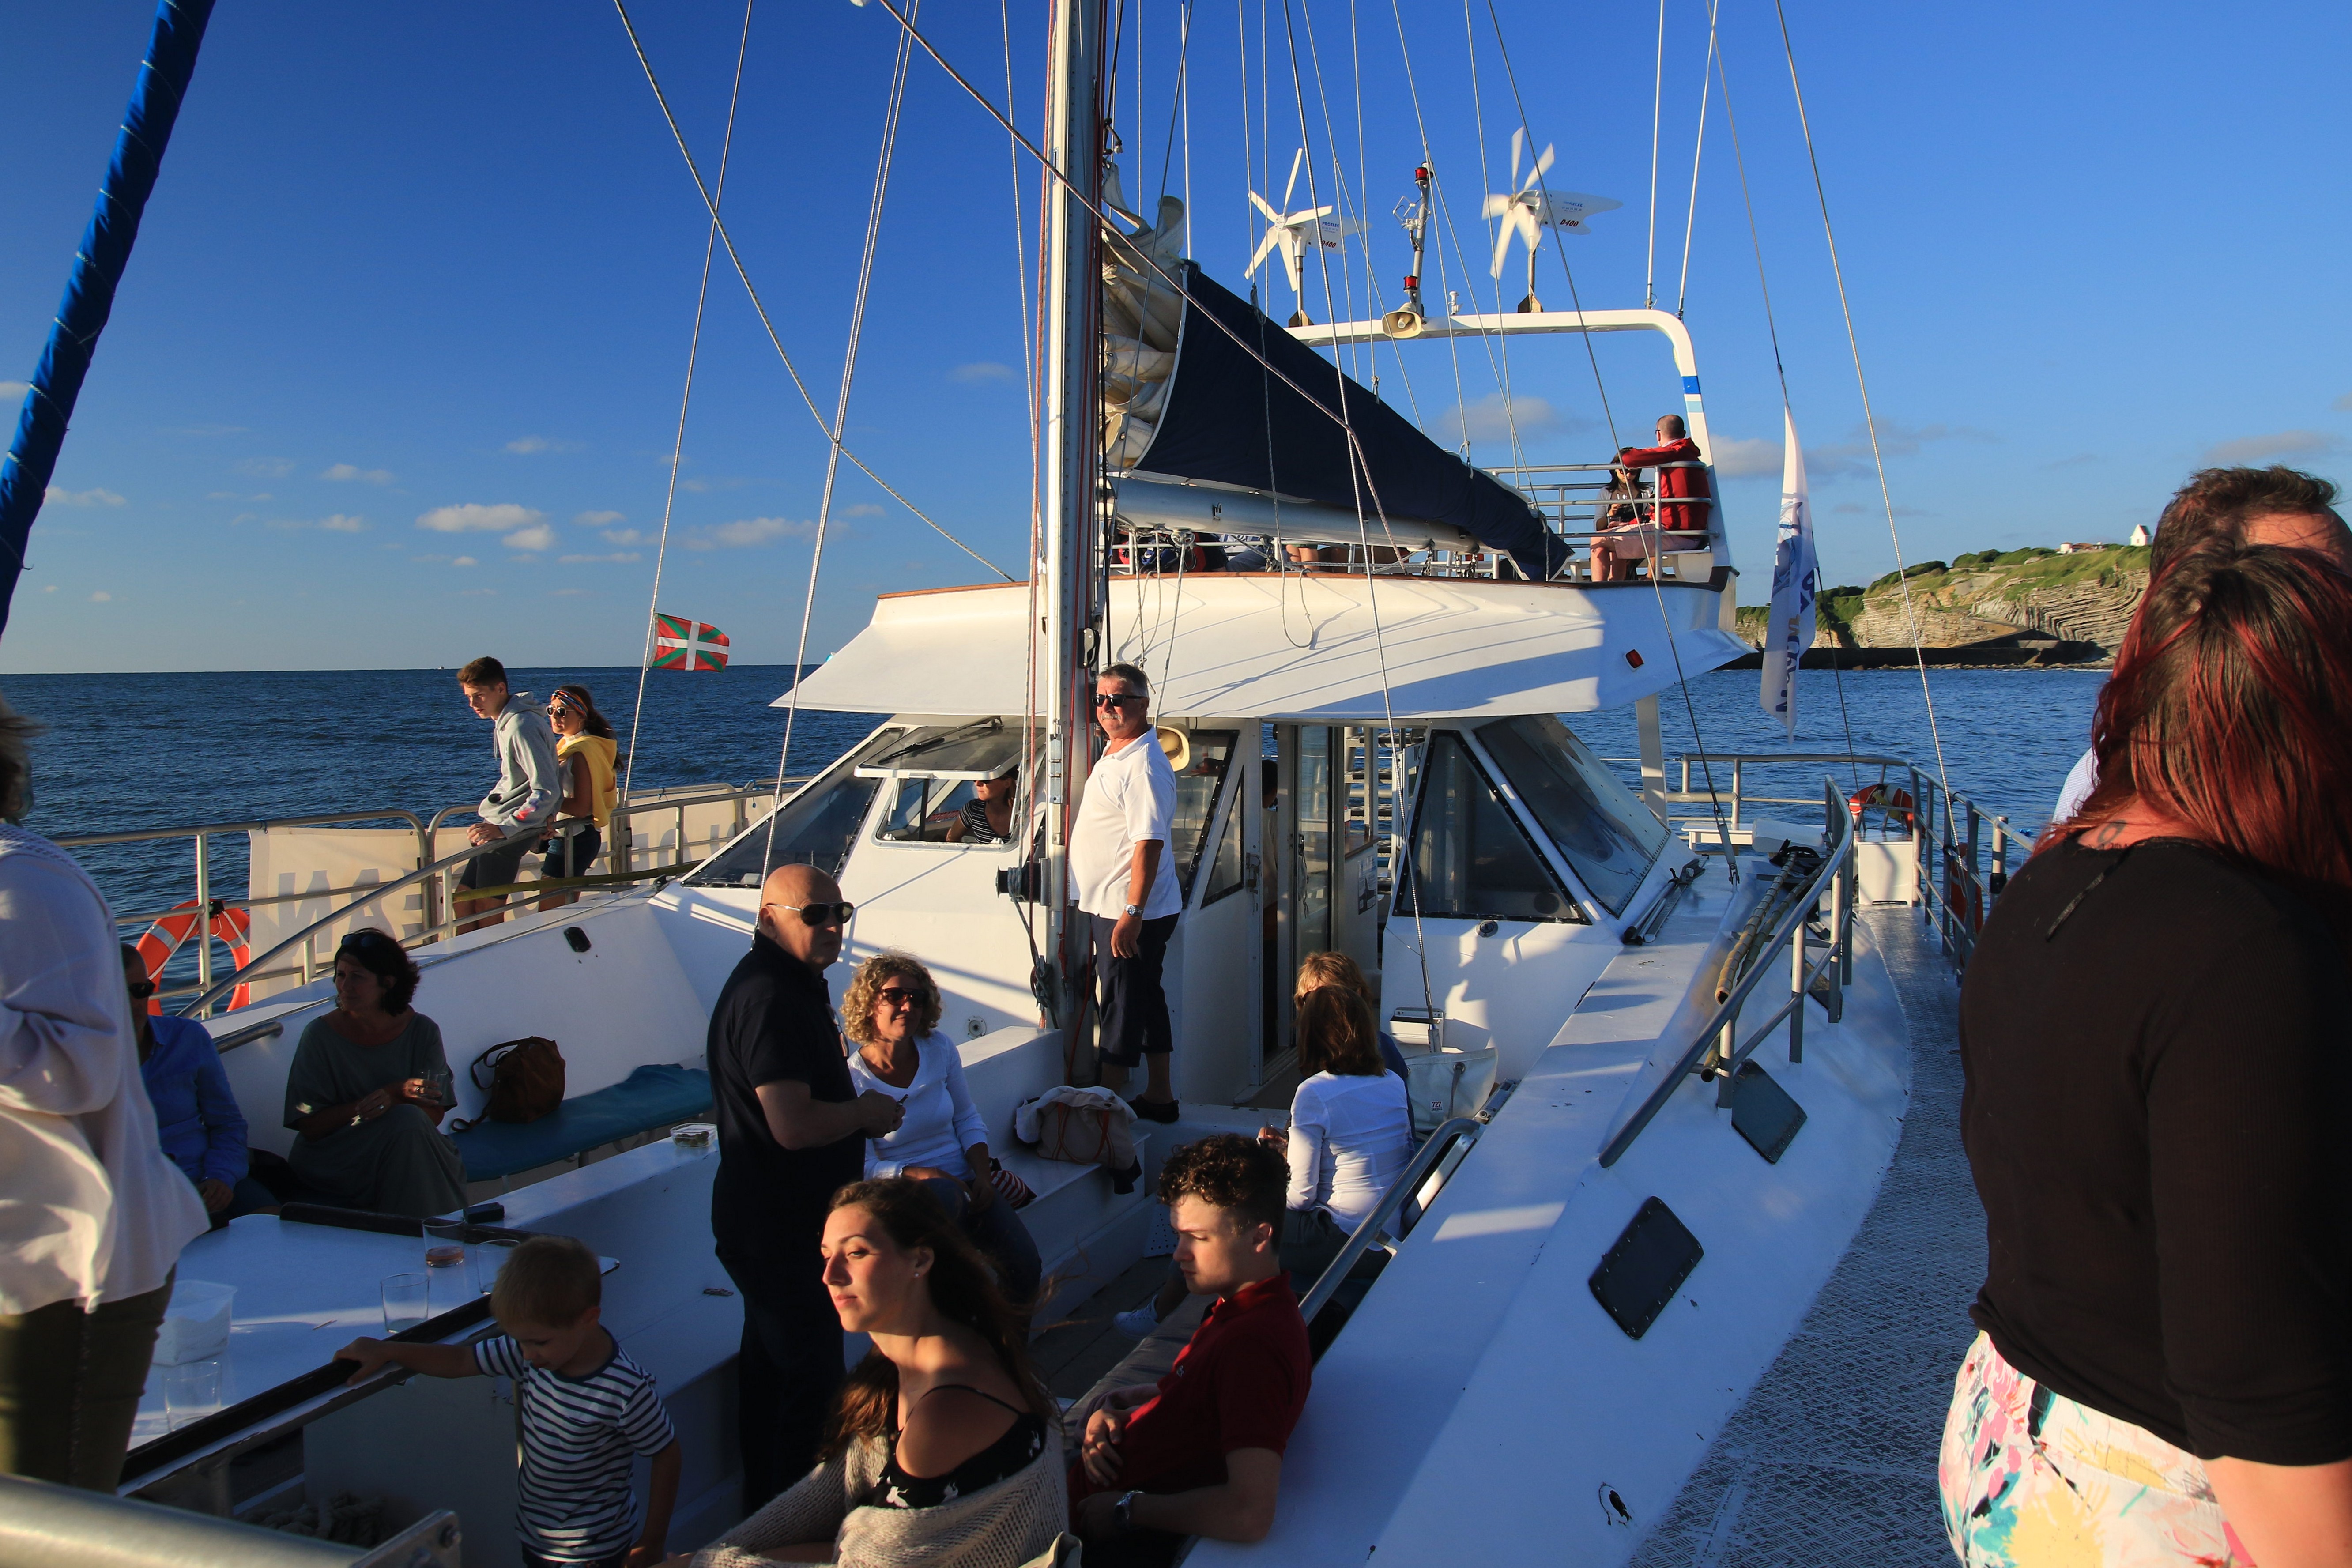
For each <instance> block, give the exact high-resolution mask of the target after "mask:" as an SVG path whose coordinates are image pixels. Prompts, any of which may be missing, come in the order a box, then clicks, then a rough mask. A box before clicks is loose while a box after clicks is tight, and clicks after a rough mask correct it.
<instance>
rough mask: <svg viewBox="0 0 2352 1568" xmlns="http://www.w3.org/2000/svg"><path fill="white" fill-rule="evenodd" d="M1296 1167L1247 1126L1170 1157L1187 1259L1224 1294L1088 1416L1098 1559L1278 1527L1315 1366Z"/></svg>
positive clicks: (1081, 1505)
mask: <svg viewBox="0 0 2352 1568" xmlns="http://www.w3.org/2000/svg"><path fill="white" fill-rule="evenodd" d="M1289 1180H1290V1167H1289V1165H1288V1164H1287V1163H1286V1162H1285V1161H1284V1159H1283V1157H1282V1156H1281V1155H1279V1154H1277V1153H1276V1152H1274V1151H1273V1150H1271V1149H1269V1148H1267V1147H1266V1146H1265V1145H1264V1144H1263V1143H1260V1142H1257V1141H1256V1140H1255V1139H1251V1138H1244V1137H1243V1136H1242V1135H1240V1134H1239V1133H1236V1132H1218V1133H1214V1134H1212V1135H1211V1136H1209V1137H1207V1138H1203V1139H1201V1140H1199V1141H1198V1142H1192V1143H1187V1144H1184V1145H1182V1146H1181V1147H1180V1148H1178V1149H1176V1150H1175V1151H1173V1152H1171V1153H1170V1154H1169V1156H1168V1159H1167V1161H1166V1163H1164V1164H1162V1165H1161V1167H1160V1201H1161V1202H1163V1203H1165V1204H1167V1205H1168V1207H1169V1218H1170V1223H1171V1225H1172V1226H1174V1228H1175V1231H1176V1265H1177V1267H1178V1268H1181V1270H1182V1271H1183V1275H1184V1283H1185V1286H1186V1287H1187V1288H1188V1289H1190V1290H1192V1293H1193V1294H1195V1295H1202V1296H1212V1297H1214V1298H1215V1300H1214V1302H1213V1304H1212V1305H1211V1306H1210V1308H1209V1310H1208V1313H1207V1315H1206V1316H1205V1317H1203V1318H1202V1320H1201V1326H1200V1327H1199V1328H1198V1329H1195V1330H1194V1331H1192V1341H1191V1342H1189V1343H1188V1344H1186V1345H1185V1347H1184V1349H1183V1352H1181V1354H1179V1355H1178V1356H1177V1358H1176V1364H1175V1366H1174V1367H1173V1368H1171V1370H1170V1372H1169V1373H1168V1375H1166V1376H1165V1377H1162V1378H1161V1379H1160V1381H1159V1382H1158V1383H1157V1384H1137V1385H1135V1386H1133V1387H1128V1388H1118V1389H1114V1390H1112V1391H1111V1392H1110V1393H1109V1394H1107V1395H1105V1396H1103V1397H1102V1399H1101V1401H1100V1403H1099V1405H1098V1406H1097V1408H1096V1409H1095V1410H1094V1411H1093V1412H1092V1414H1090V1415H1088V1416H1087V1424H1086V1430H1085V1435H1084V1436H1083V1437H1082V1438H1081V1440H1080V1443H1079V1449H1078V1462H1077V1463H1076V1465H1074V1466H1072V1467H1071V1471H1070V1513H1071V1520H1072V1523H1073V1526H1074V1528H1076V1531H1077V1532H1078V1534H1079V1535H1080V1536H1081V1537H1082V1538H1083V1539H1084V1540H1085V1542H1086V1543H1087V1552H1086V1554H1087V1563H1089V1564H1090V1565H1095V1568H1106V1565H1107V1568H1119V1565H1121V1564H1137V1565H1140V1564H1143V1563H1166V1562H1168V1561H1170V1560H1171V1558H1172V1557H1173V1555H1174V1551H1175V1548H1176V1546H1177V1545H1178V1544H1179V1543H1181V1540H1182V1538H1183V1537H1185V1536H1188V1535H1205V1536H1207V1537H1209V1538H1210V1539H1212V1540H1214V1541H1240V1542H1252V1541H1263V1540H1265V1536H1266V1533H1267V1531H1270V1530H1272V1529H1273V1528H1274V1509H1275V1501H1276V1497H1277V1496H1278V1495H1279V1493H1280V1491H1281V1488H1282V1455H1283V1450H1284V1449H1285V1448H1286V1447H1287V1446H1288V1444H1289V1442H1290V1434H1291V1431H1292V1429H1293V1428H1294V1427H1296V1426H1297V1425H1298V1415H1299V1412H1301V1411H1302V1410H1304V1409H1305V1408H1306V1406H1307V1388H1308V1385H1309V1384H1311V1382H1312V1381H1313V1378H1314V1363H1313V1358H1312V1357H1311V1356H1310V1355H1309V1354H1308V1352H1307V1323H1306V1321H1305V1320H1304V1319H1302V1318H1301V1317H1300V1316H1299V1315H1298V1298H1297V1295H1296V1294H1295V1293H1294V1292H1293V1291H1292V1289H1291V1283H1290V1276H1289V1275H1287V1274H1286V1273H1285V1272H1283V1268H1282V1262H1281V1247H1282V1221H1283V1196H1284V1193H1285V1191H1286V1187H1287V1184H1288V1183H1289Z"/></svg>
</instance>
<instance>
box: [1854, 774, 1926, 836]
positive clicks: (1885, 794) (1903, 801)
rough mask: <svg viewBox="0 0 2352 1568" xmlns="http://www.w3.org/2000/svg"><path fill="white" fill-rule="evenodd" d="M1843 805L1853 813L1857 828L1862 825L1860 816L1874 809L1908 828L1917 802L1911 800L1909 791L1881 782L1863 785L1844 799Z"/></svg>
mask: <svg viewBox="0 0 2352 1568" xmlns="http://www.w3.org/2000/svg"><path fill="white" fill-rule="evenodd" d="M1845 804H1846V809H1847V810H1849V811H1851V812H1853V820H1854V823H1855V825H1856V826H1860V825H1861V823H1862V814H1863V813H1864V811H1866V810H1870V809H1873V808H1875V809H1876V810H1878V811H1880V812H1883V813H1885V816H1888V817H1890V818H1893V819H1895V820H1899V821H1900V822H1901V823H1902V824H1903V826H1905V827H1909V826H1912V811H1913V809H1914V808H1915V807H1916V805H1918V802H1916V801H1915V800H1913V799H1912V798H1911V792H1910V791H1909V790H1907V789H1896V788H1895V786H1894V785H1893V784H1886V783H1885V782H1883V781H1882V782H1880V783H1878V784H1864V785H1863V786H1862V787H1861V788H1860V789H1858V790H1856V791H1854V792H1853V794H1852V795H1848V796H1846V797H1845Z"/></svg>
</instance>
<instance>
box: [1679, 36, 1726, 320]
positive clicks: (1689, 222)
mask: <svg viewBox="0 0 2352 1568" xmlns="http://www.w3.org/2000/svg"><path fill="white" fill-rule="evenodd" d="M1719 3H1720V0H1708V3H1707V7H1706V64H1705V65H1704V66H1702V67H1701V68H1700V69H1699V73H1698V137H1697V139H1696V141H1694V142H1692V143H1691V177H1690V212H1689V213H1688V215H1687V216H1685V217H1684V219H1683V278H1682V282H1681V283H1680V284H1679V285H1677V286H1676V288H1675V319H1676V320H1677V321H1679V320H1680V319H1681V318H1682V313H1683V307H1684V306H1685V304H1687V303H1689V301H1690V256H1691V236H1692V235H1694V234H1696V233H1697V232H1698V166H1699V160H1700V159H1701V158H1703V157H1705V156H1706V100H1707V94H1708V93H1709V92H1710V91H1712V90H1713V89H1714V87H1715V20H1716V11H1717V5H1718V4H1719Z"/></svg>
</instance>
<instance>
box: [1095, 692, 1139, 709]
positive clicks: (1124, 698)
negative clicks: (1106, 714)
mask: <svg viewBox="0 0 2352 1568" xmlns="http://www.w3.org/2000/svg"><path fill="white" fill-rule="evenodd" d="M1142 701H1143V699H1142V698H1140V697H1133V696H1128V695H1125V694H1121V695H1118V696H1113V695H1112V694H1111V693H1109V692H1108V691H1097V692H1096V693H1095V706H1096V707H1097V708H1123V707H1125V706H1126V705H1127V704H1129V703H1130V702H1133V703H1137V704H1140V703H1141V702H1142Z"/></svg>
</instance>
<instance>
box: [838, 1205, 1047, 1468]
mask: <svg viewBox="0 0 2352 1568" xmlns="http://www.w3.org/2000/svg"><path fill="white" fill-rule="evenodd" d="M846 1208H861V1209H864V1210H865V1211H866V1213H868V1214H870V1215H873V1216H874V1219H875V1222H876V1223H877V1224H878V1225H880V1226H881V1227H882V1228H883V1229H884V1230H885V1231H887V1232H888V1233H889V1237H890V1240H891V1242H892V1243H893V1244H894V1245H896V1246H898V1247H902V1248H905V1249H907V1250H908V1251H912V1250H914V1249H915V1248H917V1247H928V1248H929V1250H930V1254H931V1270H930V1273H929V1275H928V1276H926V1278H927V1279H929V1286H930V1292H931V1305H932V1306H933V1307H936V1308H937V1309H939V1311H940V1316H942V1317H944V1318H946V1319H947V1320H948V1321H950V1322H953V1323H961V1324H962V1325H963V1326H964V1327H965V1328H967V1329H970V1330H971V1331H972V1332H973V1333H976V1334H978V1335H979V1336H980V1337H981V1338H982V1340H984V1341H986V1342H987V1344H988V1348H989V1349H990V1350H992V1351H993V1352H996V1361H997V1364H998V1365H999V1366H1002V1367H1003V1369H1004V1373H1005V1375H1006V1376H1008V1377H1010V1378H1012V1379H1013V1385H1014V1386H1015V1387H1017V1388H1019V1389H1020V1390H1021V1396H1022V1398H1023V1399H1024V1400H1025V1401H1026V1402H1027V1404H1028V1405H1029V1408H1030V1410H1031V1411H1032V1412H1033V1413H1034V1414H1035V1415H1038V1416H1039V1417H1041V1418H1042V1419H1044V1420H1045V1421H1046V1422H1047V1423H1049V1424H1058V1422H1059V1420H1060V1414H1061V1412H1060V1407H1059V1406H1058V1405H1055V1403H1054V1400H1053V1397H1052V1396H1051V1395H1050V1394H1047V1393H1046V1392H1045V1384H1043V1383H1041V1382H1039V1381H1038V1378H1037V1369H1036V1366H1035V1365H1034V1363H1032V1362H1031V1361H1030V1359H1029V1333H1028V1325H1027V1323H1026V1321H1025V1320H1024V1318H1023V1317H1022V1316H1021V1315H1020V1314H1019V1313H1018V1312H1016V1311H1015V1310H1014V1308H1013V1305H1012V1303H1010V1302H1008V1301H1006V1300H1005V1299H1004V1292H1003V1290H1001V1289H998V1287H997V1283H996V1276H995V1274H994V1273H993V1272H992V1270H991V1269H990V1268H989V1265H988V1262H987V1260H986V1259H985V1258H982V1256H981V1254H980V1249H979V1248H978V1247H974V1246H972V1244H971V1239H970V1238H969V1237H966V1236H965V1235H964V1233H963V1230H962V1228H961V1226H958V1225H957V1224H956V1223H955V1221H954V1220H952V1219H950V1218H949V1217H948V1212H947V1210H945V1209H943V1208H941V1207H940V1205H939V1202H938V1200H936V1199H935V1198H933V1197H932V1196H931V1194H929V1193H927V1192H925V1191H924V1190H923V1187H922V1184H921V1183H919V1182H913V1181H909V1180H908V1179H907V1178H906V1177H904V1176H892V1177H890V1178H889V1179H887V1180H886V1181H878V1182H852V1183H850V1184H849V1185H847V1186H845V1187H844V1188H842V1189H841V1190H840V1191H839V1192H837V1193H835V1194H833V1202H832V1203H831V1204H830V1205H827V1209H826V1212H827V1213H828V1214H830V1213H834V1212H836V1211H838V1210H841V1209H846ZM897 1410H898V1363H896V1362H894V1361H892V1360H891V1359H890V1358H889V1357H888V1356H886V1355H884V1354H883V1353H882V1352H880V1351H868V1352H866V1359H865V1360H864V1361H861V1362H859V1363H857V1364H856V1366H855V1367H853V1368H851V1369H850V1373H849V1377H848V1380H847V1381H846V1382H845V1383H844V1384H842V1385H841V1394H840V1397H839V1398H837V1399H836V1400H835V1402H834V1406H833V1415H832V1418H831V1419H830V1420H829V1421H828V1422H827V1423H826V1424H825V1433H824V1451H823V1453H822V1454H821V1456H820V1458H824V1459H828V1460H829V1459H832V1458H835V1457H836V1456H838V1455H839V1454H841V1453H842V1452H843V1451H844V1450H845V1449H846V1448H847V1447H849V1446H850V1445H851V1444H853V1443H856V1442H859V1441H861V1440H863V1439H866V1438H869V1437H882V1436H887V1435H888V1433H889V1431H890V1428H891V1426H892V1424H893V1420H894V1417H895V1415H896V1413H897Z"/></svg>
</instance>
